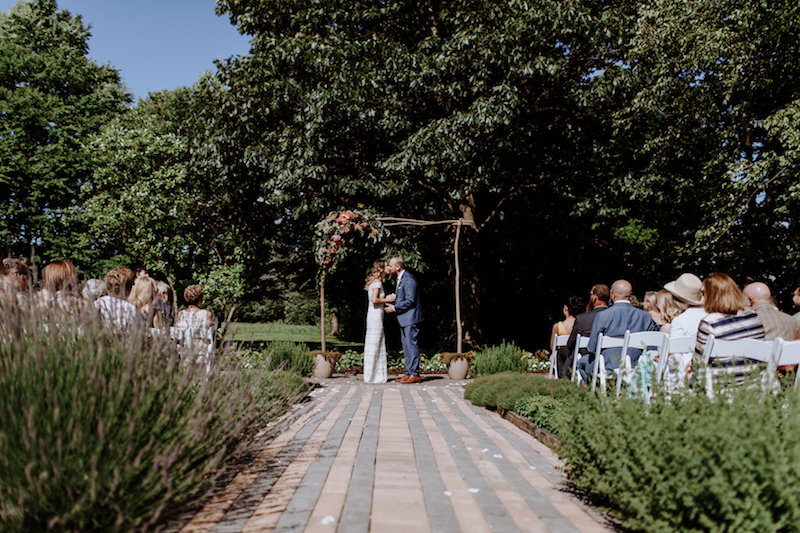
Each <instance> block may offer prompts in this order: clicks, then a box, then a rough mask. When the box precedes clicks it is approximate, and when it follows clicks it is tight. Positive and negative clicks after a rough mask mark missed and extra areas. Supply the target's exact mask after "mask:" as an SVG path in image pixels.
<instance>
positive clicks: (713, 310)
mask: <svg viewBox="0 0 800 533" xmlns="http://www.w3.org/2000/svg"><path fill="white" fill-rule="evenodd" d="M703 294H704V296H705V304H704V305H703V308H704V309H705V310H706V312H707V313H708V315H707V316H706V317H705V318H703V319H702V320H701V321H700V325H699V327H698V328H697V343H696V344H695V353H696V354H697V355H698V356H701V355H703V351H704V350H705V347H706V341H707V340H708V336H709V335H714V338H716V339H721V340H737V339H756V340H764V326H763V325H762V324H761V320H760V319H759V318H758V315H757V314H755V313H754V312H753V311H751V310H749V309H745V298H744V294H742V291H741V289H739V286H738V285H737V284H736V282H735V281H733V279H731V277H730V276H728V275H727V274H712V275H711V276H708V277H707V278H706V279H705V280H704V281H703ZM742 362H744V358H743V357H742V358H741V360H739V359H738V358H737V360H733V358H731V357H725V358H720V359H719V360H714V361H709V364H710V365H712V366H720V365H729V364H741V363H742Z"/></svg>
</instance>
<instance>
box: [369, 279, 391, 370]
mask: <svg viewBox="0 0 800 533" xmlns="http://www.w3.org/2000/svg"><path fill="white" fill-rule="evenodd" d="M374 289H380V292H379V296H380V297H381V298H383V297H385V296H386V295H385V294H384V292H383V283H381V282H380V281H375V282H373V283H371V284H370V286H369V287H368V288H367V333H366V335H365V336H364V383H386V381H387V380H388V376H387V373H386V336H385V335H384V333H383V304H373V303H372V301H371V299H370V296H371V295H372V291H373V290H374Z"/></svg>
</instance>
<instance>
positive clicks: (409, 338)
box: [400, 324, 419, 376]
mask: <svg viewBox="0 0 800 533" xmlns="http://www.w3.org/2000/svg"><path fill="white" fill-rule="evenodd" d="M418 332H419V329H418V328H417V324H411V325H410V326H400V341H401V343H402V344H403V357H404V358H405V360H406V375H407V376H419V346H417V333H418Z"/></svg>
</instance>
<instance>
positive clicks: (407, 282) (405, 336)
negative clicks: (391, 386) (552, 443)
mask: <svg viewBox="0 0 800 533" xmlns="http://www.w3.org/2000/svg"><path fill="white" fill-rule="evenodd" d="M395 295H396V296H397V299H396V300H395V301H394V311H395V314H396V315H397V322H398V323H399V324H400V341H401V342H402V344H403V356H404V357H405V361H406V375H408V376H419V346H417V334H418V332H419V329H418V328H417V324H419V323H420V322H422V321H423V320H425V317H424V316H423V314H422V303H421V302H420V299H419V285H417V279H416V278H415V277H414V276H412V275H411V273H410V272H409V271H408V270H403V271H402V273H401V276H400V279H399V280H398V282H397V289H396V290H395Z"/></svg>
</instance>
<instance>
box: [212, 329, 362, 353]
mask: <svg viewBox="0 0 800 533" xmlns="http://www.w3.org/2000/svg"><path fill="white" fill-rule="evenodd" d="M231 334H232V335H233V340H234V341H237V342H250V343H259V342H268V341H291V342H304V343H306V344H308V347H309V348H310V349H312V350H313V349H318V348H319V346H320V335H319V326H293V325H290V324H282V323H280V322H255V323H248V322H239V323H237V324H234V325H232V326H231V332H229V333H228V337H229V338H230V337H231ZM325 342H326V344H327V348H328V349H329V350H330V349H332V348H335V349H337V350H340V351H344V350H348V349H349V350H356V351H363V349H364V343H355V342H350V341H344V340H341V339H339V338H337V337H330V336H329V337H327V338H326V339H325Z"/></svg>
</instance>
